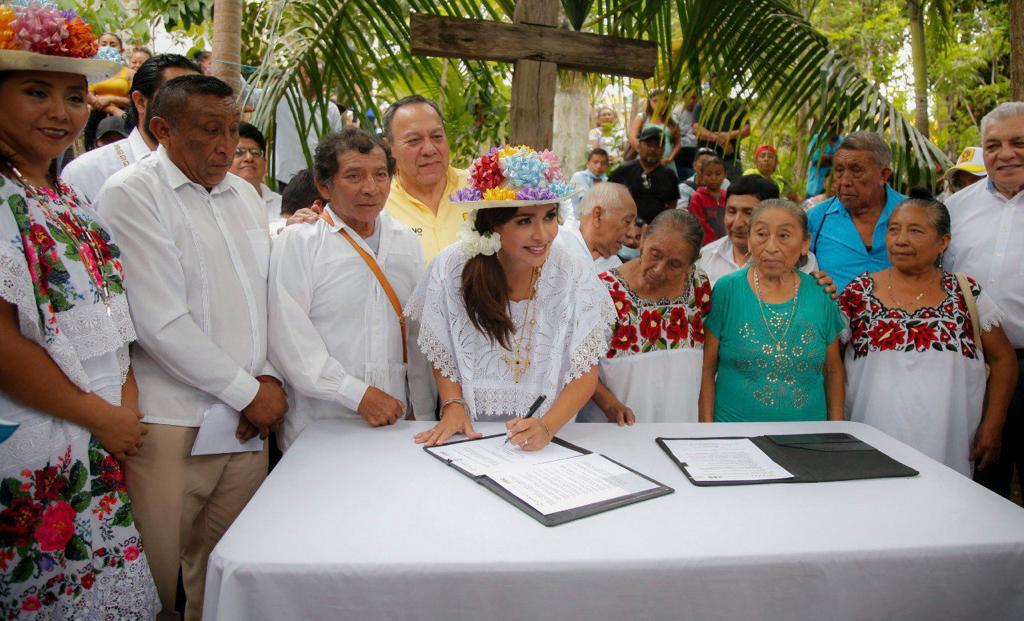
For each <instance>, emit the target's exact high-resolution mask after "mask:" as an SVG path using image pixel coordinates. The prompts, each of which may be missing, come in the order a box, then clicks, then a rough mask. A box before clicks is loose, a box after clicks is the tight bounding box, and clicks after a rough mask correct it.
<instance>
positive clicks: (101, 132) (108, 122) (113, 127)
mask: <svg viewBox="0 0 1024 621" xmlns="http://www.w3.org/2000/svg"><path fill="white" fill-rule="evenodd" d="M127 137H128V126H127V124H126V123H125V120H124V117H120V116H108V117H107V118H105V119H103V120H102V121H100V124H99V126H97V127H96V146H97V147H105V146H107V145H108V144H114V143H115V142H118V141H119V140H124V139H125V138H127Z"/></svg>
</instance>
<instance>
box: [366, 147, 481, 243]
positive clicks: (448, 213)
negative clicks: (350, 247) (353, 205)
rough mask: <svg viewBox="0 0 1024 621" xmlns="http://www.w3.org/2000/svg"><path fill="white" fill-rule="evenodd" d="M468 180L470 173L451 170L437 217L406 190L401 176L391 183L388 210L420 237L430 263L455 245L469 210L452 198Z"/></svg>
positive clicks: (386, 208)
mask: <svg viewBox="0 0 1024 621" xmlns="http://www.w3.org/2000/svg"><path fill="white" fill-rule="evenodd" d="M468 178H469V171H468V170H460V169H458V168H453V167H451V166H449V167H448V181H447V183H446V185H445V189H444V194H443V195H442V196H441V203H440V204H439V205H438V207H437V215H434V213H433V212H432V211H430V209H429V208H428V207H427V206H426V205H424V204H423V203H422V202H420V200H419V199H416V198H413V197H412V196H410V195H409V193H408V192H406V191H405V188H404V187H402V183H401V182H400V181H399V178H398V175H395V178H394V179H392V180H391V194H390V195H389V196H388V202H387V205H385V206H384V209H385V210H386V211H387V212H388V214H390V215H391V217H392V218H394V219H396V220H398V221H399V222H401V223H403V224H405V225H406V226H408V227H409V228H411V229H412V232H413V233H416V236H417V237H419V238H420V244H421V245H422V246H423V255H424V258H425V259H426V261H427V263H429V262H430V261H431V259H433V258H434V256H435V255H436V254H437V253H439V252H441V251H442V250H444V249H445V248H447V247H448V246H450V245H451V244H452V243H453V242H455V236H456V235H457V234H458V232H459V227H461V226H462V223H463V221H464V220H465V218H464V217H463V214H465V213H466V211H465V210H464V209H462V208H461V207H458V206H457V205H455V204H453V203H452V202H451V201H450V200H448V197H449V196H450V195H452V194H455V192H456V191H457V190H458V189H459V188H461V187H464V186H465V185H466V180H467V179H468Z"/></svg>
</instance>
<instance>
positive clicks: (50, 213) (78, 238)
mask: <svg viewBox="0 0 1024 621" xmlns="http://www.w3.org/2000/svg"><path fill="white" fill-rule="evenodd" d="M10 170H11V172H12V173H13V174H14V178H15V179H16V180H17V182H18V184H19V185H21V187H23V188H24V189H25V192H26V194H28V195H29V196H30V197H32V198H34V199H35V201H36V204H38V205H39V208H40V209H42V210H43V213H45V214H46V217H47V221H48V222H50V223H52V224H53V225H54V226H56V227H57V228H59V229H60V230H61V231H63V233H64V234H65V235H66V236H67V237H68V239H71V240H73V242H74V244H75V250H76V251H77V252H78V257H79V259H80V260H81V261H82V264H83V265H84V266H85V271H86V272H88V274H89V278H90V279H91V280H92V282H93V284H94V285H95V286H96V291H98V292H99V295H100V299H101V300H102V301H103V305H104V306H106V307H107V315H110V300H111V298H112V295H111V293H110V285H109V284H108V281H107V277H106V276H104V274H103V251H102V249H101V248H100V246H99V244H98V243H97V241H96V239H95V238H94V237H93V236H92V234H90V231H89V223H88V222H86V221H84V220H82V219H81V218H80V217H78V213H77V211H78V210H77V209H75V204H74V201H73V200H71V197H70V196H67V195H66V194H64V192H62V191H61V189H60V184H55V185H54V187H55V188H56V190H55V192H56V196H57V200H58V201H59V202H60V204H61V205H63V206H64V208H65V209H66V210H67V211H66V213H67V218H68V220H70V222H67V221H65V220H64V219H63V218H61V217H60V215H59V214H58V213H57V212H56V211H55V210H54V209H53V206H52V205H51V204H50V200H51V198H50V195H49V193H48V192H43V191H40V190H39V189H38V188H36V187H35V186H34V185H32V184H31V183H29V182H28V180H27V179H25V176H24V175H22V174H21V171H20V170H18V169H17V167H15V166H11V167H10Z"/></svg>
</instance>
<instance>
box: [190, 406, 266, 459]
mask: <svg viewBox="0 0 1024 621" xmlns="http://www.w3.org/2000/svg"><path fill="white" fill-rule="evenodd" d="M239 416H241V414H239V413H238V412H236V411H235V410H232V409H231V408H229V407H228V406H226V405H224V404H223V403H218V404H216V405H214V406H211V407H210V408H209V409H207V410H206V412H204V413H203V424H202V425H200V426H199V432H198V433H196V441H195V442H194V443H193V444H192V454H193V455H222V454H224V453H245V452H248V451H262V450H263V440H262V439H260V437H259V436H256V437H254V438H252V439H251V440H249V441H248V442H244V443H243V442H239V441H238V438H236V437H235V432H236V431H237V430H238V417H239Z"/></svg>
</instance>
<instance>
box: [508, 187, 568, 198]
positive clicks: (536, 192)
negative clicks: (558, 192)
mask: <svg viewBox="0 0 1024 621" xmlns="http://www.w3.org/2000/svg"><path fill="white" fill-rule="evenodd" d="M557 198H558V197H557V196H555V193H554V192H552V191H551V188H523V189H522V190H519V191H518V192H516V200H518V201H547V200H555V199H557Z"/></svg>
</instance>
